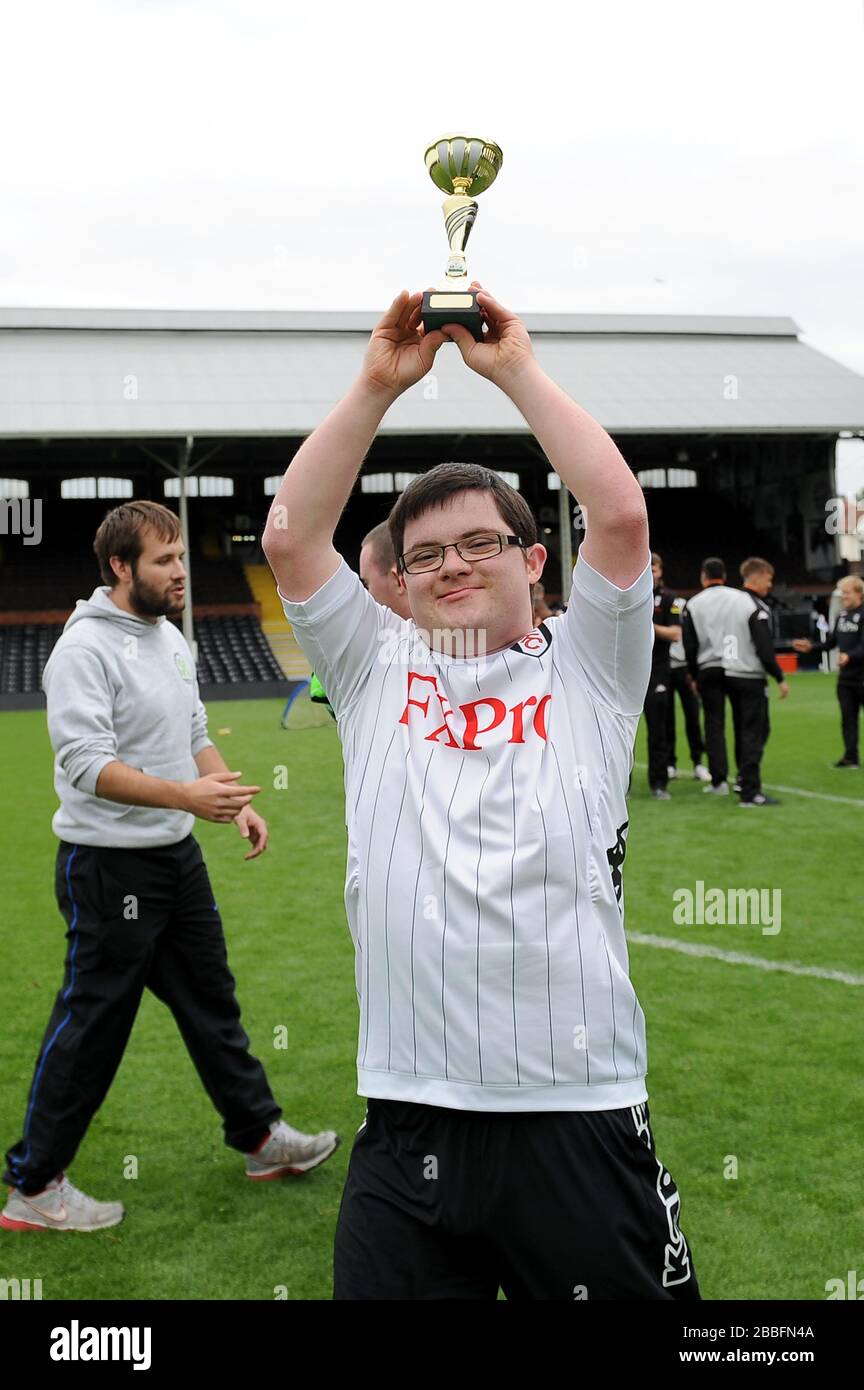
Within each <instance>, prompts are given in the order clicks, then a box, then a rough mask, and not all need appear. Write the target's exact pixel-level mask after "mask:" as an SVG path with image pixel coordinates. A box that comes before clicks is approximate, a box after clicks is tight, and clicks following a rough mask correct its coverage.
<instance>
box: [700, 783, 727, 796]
mask: <svg viewBox="0 0 864 1390" xmlns="http://www.w3.org/2000/svg"><path fill="white" fill-rule="evenodd" d="M702 790H703V792H710V793H711V795H712V796H728V795H729V783H728V782H721V783H720V785H719V787H715V786H714V784H713V782H709V784H708V786H707V787H703V788H702Z"/></svg>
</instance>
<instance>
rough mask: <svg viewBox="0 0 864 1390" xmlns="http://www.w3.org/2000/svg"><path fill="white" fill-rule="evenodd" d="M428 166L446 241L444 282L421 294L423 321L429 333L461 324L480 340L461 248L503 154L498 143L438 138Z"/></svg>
mask: <svg viewBox="0 0 864 1390" xmlns="http://www.w3.org/2000/svg"><path fill="white" fill-rule="evenodd" d="M425 158H426V168H427V169H428V171H429V177H430V178H431V180H432V182H433V183H434V184H435V185H436V187H437V188H440V189H441V191H442V192H443V193H447V194H449V195H450V196H449V197H447V198H446V199H445V200H444V226H445V230H446V232H447V240H448V242H449V243H450V256H449V259H448V261H447V272H446V278H445V279H444V280H443V281H442V283H441V284H440V285H438V286H437V288H436V289H434V290H427V291H426V292H425V293H424V295H423V304H422V306H421V318H422V321H423V328H424V330H425V331H426V332H427V333H431V332H433V331H434V330H435V329H436V328H443V327H444V325H445V324H446V323H461V324H462V325H463V326H464V327H465V328H468V329H470V331H471V332H472V333H473V334H474V337H475V338H476V339H477V341H478V342H481V341H482V339H483V319H482V317H481V314H480V308H479V305H478V303H477V293H476V291H475V290H472V289H471V288H470V287H469V284H468V266H467V262H466V260H465V246H466V243H467V241H468V237H469V236H470V234H471V228H472V227H473V226H474V222H475V219H476V217H477V203H476V202H475V199H474V197H472V196H470V195H472V194H473V195H477V194H479V193H483V192H485V190H486V189H487V188H488V187H489V186H490V184H493V183H494V182H495V179H496V178H497V176H498V171H499V169H500V168H501V165H502V164H503V162H504V156H503V154H502V153H501V150H500V148H499V147H498V145H494V144H493V143H492V142H491V141H490V140H481V139H479V138H476V137H473V136H468V135H442V136H441V138H440V140H436V141H435V143H434V144H432V145H430V146H429V148H428V149H427V151H426V156H425Z"/></svg>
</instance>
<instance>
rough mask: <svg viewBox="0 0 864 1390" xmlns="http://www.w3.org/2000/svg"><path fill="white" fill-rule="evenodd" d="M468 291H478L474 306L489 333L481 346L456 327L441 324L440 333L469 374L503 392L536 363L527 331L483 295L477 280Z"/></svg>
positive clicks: (494, 301) (488, 296)
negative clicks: (460, 356)
mask: <svg viewBox="0 0 864 1390" xmlns="http://www.w3.org/2000/svg"><path fill="white" fill-rule="evenodd" d="M471 288H472V289H476V290H477V291H478V294H477V304H478V306H479V308H480V310H481V312H482V315H483V322H484V323H485V324H486V327H487V329H488V330H489V331H488V332H487V333H486V335H485V337H484V338H483V341H482V343H478V342H477V340H476V338H475V337H474V334H473V333H471V332H470V331H469V329H467V328H463V327H462V325H461V324H458V323H449V324H448V323H445V325H444V329H443V332H444V333H445V335H446V336H447V337H448V338H450V339H451V341H452V342H454V343H455V344H456V346H457V347H458V349H459V351H460V352H461V354H462V357H463V359H464V360H465V362H467V364H468V366H469V367H470V368H471V370H472V371H474V372H478V373H479V375H480V376H485V377H486V378H487V380H488V381H491V382H493V383H494V384H495V385H496V386H499V387H500V388H501V390H502V391H505V392H506V391H507V389H508V387H509V386H511V385H512V384H513V383H514V382H515V381H516V380H517V378H518V377H519V376H520V375H521V373H522V372H523V371H524V370H525V368H526V367H530V366H531V364H532V363H536V361H537V359H536V357H535V356H534V348H533V347H532V345H531V339H530V338H529V336H528V330H527V328H526V327H525V325H524V323H523V322H522V320H521V319H520V318H517V316H516V315H515V314H513V313H511V312H510V310H509V309H505V308H504V306H503V304H499V303H498V300H497V299H493V298H492V295H491V294H487V292H486V290H484V289H483V288H482V287H481V285H480V281H479V280H472V281H471Z"/></svg>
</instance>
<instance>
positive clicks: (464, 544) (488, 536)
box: [399, 531, 525, 574]
mask: <svg viewBox="0 0 864 1390" xmlns="http://www.w3.org/2000/svg"><path fill="white" fill-rule="evenodd" d="M505 545H519V546H522V548H523V549H524V547H525V542H524V541H523V539H522V537H521V536H508V535H505V534H503V533H502V532H500V531H482V532H478V533H477V534H476V535H474V536H468V537H466V538H465V539H464V540H461V541H450V542H449V544H448V545H418V546H415V547H414V549H413V550H406V552H405V554H404V555H400V556H399V571H400V573H402V574H404V573H406V572H407V573H408V574H428V573H429V571H430V570H439V569H440V568H441V566H442V565H443V563H444V555H445V553H446V552H447V551H448V550H450V549H451V548H452V549H453V550H455V551H456V554H457V555H460V556H461V557H462V559H463V560H468V561H469V562H473V561H475V560H491V559H492V556H493V555H500V554H501V551H502V550H503V549H504V546H505Z"/></svg>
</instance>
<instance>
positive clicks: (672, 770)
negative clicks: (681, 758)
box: [666, 763, 678, 782]
mask: <svg viewBox="0 0 864 1390" xmlns="http://www.w3.org/2000/svg"><path fill="white" fill-rule="evenodd" d="M677 776H678V769H677V767H673V766H672V764H671V763H670V764H669V766H668V767H667V769H666V778H667V781H669V782H674V781H675V778H676V777H677Z"/></svg>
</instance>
